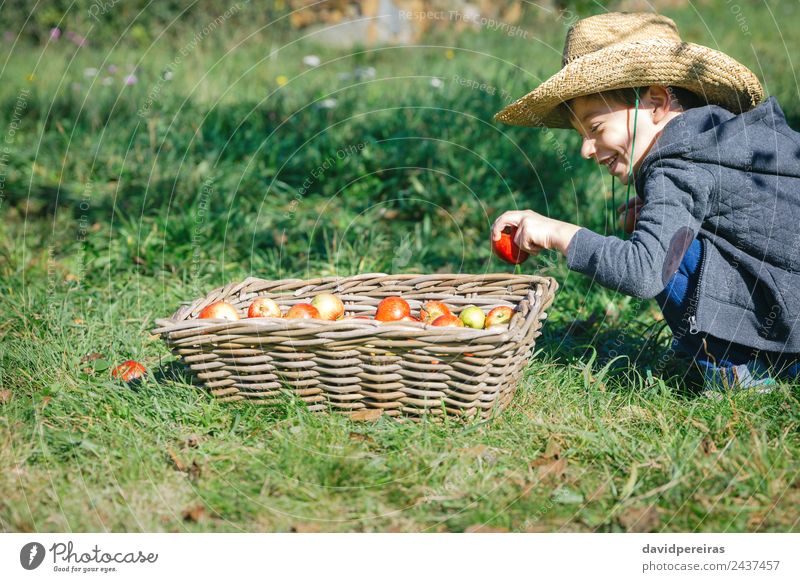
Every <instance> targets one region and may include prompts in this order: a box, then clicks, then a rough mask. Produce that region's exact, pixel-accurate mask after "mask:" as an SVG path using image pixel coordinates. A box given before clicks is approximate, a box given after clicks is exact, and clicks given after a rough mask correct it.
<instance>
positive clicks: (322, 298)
mask: <svg viewBox="0 0 800 582" xmlns="http://www.w3.org/2000/svg"><path fill="white" fill-rule="evenodd" d="M311 305H313V306H314V307H316V308H317V311H319V316H320V317H321V318H322V319H327V320H330V321H334V320H337V319H339V318H341V317H343V316H344V303H342V300H341V299H339V298H338V297H337V296H336V295H334V294H332V293H320V294H319V295H317V296H316V297H314V299H312V300H311Z"/></svg>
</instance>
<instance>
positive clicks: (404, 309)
mask: <svg viewBox="0 0 800 582" xmlns="http://www.w3.org/2000/svg"><path fill="white" fill-rule="evenodd" d="M407 315H411V307H410V306H409V305H408V302H407V301H406V300H405V299H403V298H402V297H386V298H385V299H384V300H383V301H381V302H380V303H378V309H377V311H376V312H375V319H377V320H378V321H400V320H401V319H403V318H404V317H406V316H407Z"/></svg>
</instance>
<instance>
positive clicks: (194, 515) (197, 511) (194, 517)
mask: <svg viewBox="0 0 800 582" xmlns="http://www.w3.org/2000/svg"><path fill="white" fill-rule="evenodd" d="M205 515H206V508H205V507H203V506H202V505H200V504H198V505H195V506H194V507H190V508H189V509H184V510H183V520H184V521H191V522H192V523H198V522H199V521H200V520H201V519H203V518H204V517H205Z"/></svg>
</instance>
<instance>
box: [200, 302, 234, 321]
mask: <svg viewBox="0 0 800 582" xmlns="http://www.w3.org/2000/svg"><path fill="white" fill-rule="evenodd" d="M197 317H198V319H230V320H236V319H239V312H238V311H236V308H235V307H234V306H233V305H231V304H230V303H226V302H225V301H217V302H216V303H212V304H211V305H209V306H208V307H205V308H204V309H203V311H201V312H200V315H198V316H197Z"/></svg>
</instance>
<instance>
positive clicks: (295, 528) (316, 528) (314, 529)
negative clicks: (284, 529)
mask: <svg viewBox="0 0 800 582" xmlns="http://www.w3.org/2000/svg"><path fill="white" fill-rule="evenodd" d="M289 531H290V532H291V533H319V532H321V531H322V527H321V526H320V524H318V523H294V524H292V526H291V527H290V528H289Z"/></svg>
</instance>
